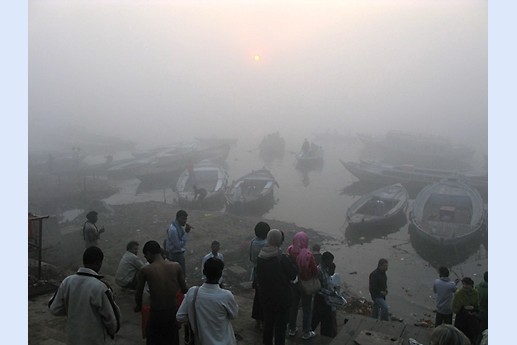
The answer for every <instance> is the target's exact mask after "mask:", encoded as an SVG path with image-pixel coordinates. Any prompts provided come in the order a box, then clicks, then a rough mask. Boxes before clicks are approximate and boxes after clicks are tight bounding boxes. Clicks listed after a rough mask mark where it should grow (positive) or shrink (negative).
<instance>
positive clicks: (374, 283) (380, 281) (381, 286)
mask: <svg viewBox="0 0 517 345" xmlns="http://www.w3.org/2000/svg"><path fill="white" fill-rule="evenodd" d="M387 270H388V260H386V259H380V260H379V262H378V263H377V268H376V269H375V270H374V271H373V272H372V273H370V277H369V290H370V296H371V297H372V301H373V306H372V317H373V318H374V319H377V318H378V317H379V310H380V316H381V320H383V321H388V320H389V309H388V304H387V303H386V295H387V294H388V277H387V276H386V271H387Z"/></svg>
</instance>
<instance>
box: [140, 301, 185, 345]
mask: <svg viewBox="0 0 517 345" xmlns="http://www.w3.org/2000/svg"><path fill="white" fill-rule="evenodd" d="M176 311H177V310H176V309H167V310H152V309H151V311H150V313H149V322H148V323H147V332H146V344H147V345H179V343H180V338H179V333H178V326H177V324H176Z"/></svg>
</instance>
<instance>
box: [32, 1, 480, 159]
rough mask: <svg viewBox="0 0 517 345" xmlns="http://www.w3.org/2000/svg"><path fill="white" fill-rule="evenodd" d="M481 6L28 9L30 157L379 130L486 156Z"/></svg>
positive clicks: (55, 4) (120, 4) (58, 5)
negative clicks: (447, 140) (80, 146)
mask: <svg viewBox="0 0 517 345" xmlns="http://www.w3.org/2000/svg"><path fill="white" fill-rule="evenodd" d="M487 12H488V9H487V3H486V1H418V2H412V1H347V2H339V1H336V2H324V3H321V2H317V1H308V2H299V3H298V2H280V3H277V2H273V1H253V2H249V3H248V2H238V1H223V2H220V3H219V2H209V1H201V2H189V1H173V2H168V1H150V2H148V1H73V2H70V1H30V2H29V41H28V43H29V83H28V86H29V118H28V119H29V151H31V150H38V149H42V148H45V147H55V146H57V145H58V144H59V143H61V142H62V143H67V145H68V144H69V143H71V142H73V140H74V138H77V137H80V136H82V135H83V134H89V133H94V134H99V135H104V136H110V137H116V138H122V139H129V140H132V141H135V142H138V143H142V144H148V145H155V144H161V143H170V142H174V141H176V140H184V139H187V138H189V137H198V136H222V137H234V138H248V139H250V140H251V139H253V140H256V141H257V142H258V141H259V140H260V139H261V138H262V137H263V136H264V135H265V134H267V133H270V132H273V131H279V132H281V133H282V134H283V135H284V136H285V137H286V138H289V136H292V135H295V136H296V137H297V138H298V137H305V136H308V135H309V134H312V133H316V132H324V131H327V130H336V131H338V132H339V133H344V134H353V133H356V132H367V133H372V134H382V133H385V132H386V131H387V130H389V129H402V130H409V131H412V132H417V133H424V132H425V133H430V134H438V135H445V136H449V137H451V138H452V139H453V140H455V141H458V142H463V143H468V144H469V145H473V146H474V147H475V148H476V149H477V150H478V152H480V153H487V146H488V143H487V134H488V133H487V127H488V116H487V97H488V90H487V89H488V87H487V79H488V77H487V60H488V49H487V36H488V30H487V25H488V23H487Z"/></svg>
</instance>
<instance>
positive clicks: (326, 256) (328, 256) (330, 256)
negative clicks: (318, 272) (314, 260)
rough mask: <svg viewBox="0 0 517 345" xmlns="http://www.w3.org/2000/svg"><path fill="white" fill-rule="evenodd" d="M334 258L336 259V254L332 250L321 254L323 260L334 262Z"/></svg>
mask: <svg viewBox="0 0 517 345" xmlns="http://www.w3.org/2000/svg"><path fill="white" fill-rule="evenodd" d="M332 260H334V254H332V253H331V252H324V253H323V254H321V261H322V262H327V263H330V262H332Z"/></svg>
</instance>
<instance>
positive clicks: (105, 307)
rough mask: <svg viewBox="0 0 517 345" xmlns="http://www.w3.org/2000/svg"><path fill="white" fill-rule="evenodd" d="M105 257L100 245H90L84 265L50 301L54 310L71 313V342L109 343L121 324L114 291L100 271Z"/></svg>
mask: <svg viewBox="0 0 517 345" xmlns="http://www.w3.org/2000/svg"><path fill="white" fill-rule="evenodd" d="M103 259H104V254H103V253H102V250H100V249H99V248H98V247H89V248H86V250H85V251H84V253H83V265H84V267H81V268H79V270H78V271H77V273H76V274H73V275H71V276H68V277H66V278H65V279H64V280H63V282H62V283H61V285H60V286H59V289H58V290H57V291H56V293H55V294H54V296H53V297H52V298H51V299H50V301H49V303H48V306H49V309H50V312H51V313H52V314H54V315H58V316H66V317H67V320H66V333H67V344H68V345H104V344H108V343H109V339H108V337H109V338H111V339H114V337H115V333H117V332H118V330H119V328H120V310H119V307H118V306H117V305H116V304H115V301H114V299H113V292H112V291H111V289H110V288H109V286H108V285H106V283H104V282H103V281H102V280H101V278H103V276H101V275H99V274H98V272H99V271H100V269H101V266H102V260H103Z"/></svg>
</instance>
